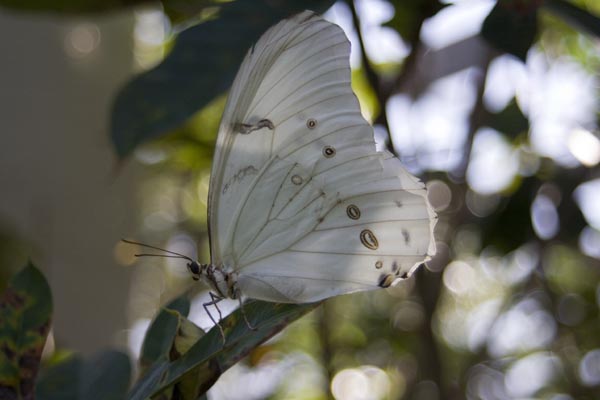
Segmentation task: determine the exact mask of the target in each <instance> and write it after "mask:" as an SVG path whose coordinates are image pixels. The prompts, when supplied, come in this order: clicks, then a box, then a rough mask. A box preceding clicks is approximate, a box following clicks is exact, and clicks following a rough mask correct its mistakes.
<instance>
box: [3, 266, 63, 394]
mask: <svg viewBox="0 0 600 400" xmlns="http://www.w3.org/2000/svg"><path fill="white" fill-rule="evenodd" d="M51 315H52V295H51V293H50V287H49V286H48V283H47V282H46V279H45V278H44V276H43V275H42V273H41V272H40V271H39V270H38V269H37V268H36V267H35V266H34V265H33V264H31V263H29V264H28V265H27V266H26V267H25V268H23V269H22V270H21V271H19V272H18V273H17V274H16V275H15V276H13V278H12V279H11V281H10V282H9V284H8V287H7V288H6V290H5V291H4V294H3V296H2V299H1V300H0V321H1V322H2V323H1V324H0V349H1V350H0V397H1V398H2V399H7V400H10V399H25V398H32V397H33V390H34V382H35V377H36V375H37V373H38V369H39V364H40V357H41V355H42V350H43V348H44V344H45V343H46V336H47V335H48V330H49V329H50V318H51Z"/></svg>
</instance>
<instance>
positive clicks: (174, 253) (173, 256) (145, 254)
mask: <svg viewBox="0 0 600 400" xmlns="http://www.w3.org/2000/svg"><path fill="white" fill-rule="evenodd" d="M121 241H123V242H125V243H128V244H135V245H138V246H142V247H147V248H149V249H153V250H159V251H164V252H165V253H169V254H170V255H169V254H153V253H141V254H136V255H135V256H136V257H167V258H184V259H186V260H188V261H191V262H194V260H192V259H191V258H190V257H188V256H186V255H183V254H179V253H176V252H174V251H171V250H167V249H162V248H160V247H156V246H150V245H149V244H145V243H140V242H134V241H133V240H127V239H121Z"/></svg>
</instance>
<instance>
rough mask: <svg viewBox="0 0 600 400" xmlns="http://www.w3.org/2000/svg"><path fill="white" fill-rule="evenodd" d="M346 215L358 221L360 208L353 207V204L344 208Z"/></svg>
mask: <svg viewBox="0 0 600 400" xmlns="http://www.w3.org/2000/svg"><path fill="white" fill-rule="evenodd" d="M346 214H347V215H348V217H349V218H350V219H359V218H360V208H358V207H357V206H355V205H354V204H350V205H349V206H348V207H346Z"/></svg>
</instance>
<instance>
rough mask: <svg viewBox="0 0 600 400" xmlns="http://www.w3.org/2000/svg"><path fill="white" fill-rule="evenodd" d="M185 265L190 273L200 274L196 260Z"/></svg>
mask: <svg viewBox="0 0 600 400" xmlns="http://www.w3.org/2000/svg"><path fill="white" fill-rule="evenodd" d="M187 266H188V269H189V270H190V272H191V273H192V274H194V275H199V274H200V266H198V263H197V262H196V261H193V262H191V263H189V264H188V265H187Z"/></svg>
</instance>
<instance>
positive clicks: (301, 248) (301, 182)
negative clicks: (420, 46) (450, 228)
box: [209, 12, 435, 302]
mask: <svg viewBox="0 0 600 400" xmlns="http://www.w3.org/2000/svg"><path fill="white" fill-rule="evenodd" d="M349 52H350V46H349V43H348V41H347V39H346V37H345V35H344V33H343V31H342V30H341V29H340V28H339V27H337V26H336V25H334V24H331V23H329V22H326V21H324V20H323V19H321V18H320V17H318V16H316V15H314V14H312V13H310V12H304V13H301V14H299V15H296V16H295V17H292V18H291V19H289V20H285V21H282V22H281V23H279V24H277V25H276V26H274V27H273V28H271V29H270V30H269V31H267V33H265V35H263V37H262V38H261V39H260V40H259V41H258V42H257V44H256V45H255V46H254V47H253V49H251V51H250V52H249V53H248V54H247V56H246V59H245V60H244V63H243V64H242V66H241V68H240V72H238V76H237V77H236V80H235V82H234V85H233V88H232V90H231V93H230V97H229V99H228V102H227V105H226V110H225V112H224V116H223V121H222V123H221V127H220V131H219V138H218V141H217V151H216V155H215V161H214V165H213V172H212V175H211V193H210V195H209V203H210V206H209V217H210V225H211V250H212V262H213V263H217V264H220V263H223V264H224V266H225V268H228V269H229V270H233V271H235V272H237V276H238V285H239V288H240V289H241V291H242V293H243V294H245V295H247V296H249V297H253V298H257V299H263V300H270V301H281V302H309V301H316V300H320V299H323V298H327V297H331V296H335V295H338V294H344V293H349V292H353V291H357V290H366V289H371V288H376V287H387V286H389V285H390V284H391V283H392V282H394V281H395V280H396V279H397V278H404V277H406V276H407V275H408V274H410V273H411V272H412V271H413V270H414V268H416V266H417V265H418V264H420V263H422V262H423V261H424V260H426V258H427V257H428V256H429V255H432V254H434V252H435V244H434V241H433V227H434V224H435V214H434V213H433V211H432V209H431V207H430V206H429V204H428V202H427V199H426V192H425V189H424V186H423V184H422V183H420V182H419V181H418V180H417V179H416V178H414V177H413V176H412V175H410V174H409V173H408V172H406V171H405V170H404V168H403V167H402V166H401V165H400V163H399V161H398V160H397V159H396V158H395V157H394V156H393V155H392V154H391V153H389V152H383V153H378V152H377V151H376V149H375V143H374V140H373V129H372V128H371V126H370V125H369V124H368V123H367V122H366V121H365V120H364V118H363V117H362V116H361V113H360V108H359V104H358V101H357V99H356V96H355V95H354V93H353V92H352V89H351V86H350V67H349V62H348V58H349Z"/></svg>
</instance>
